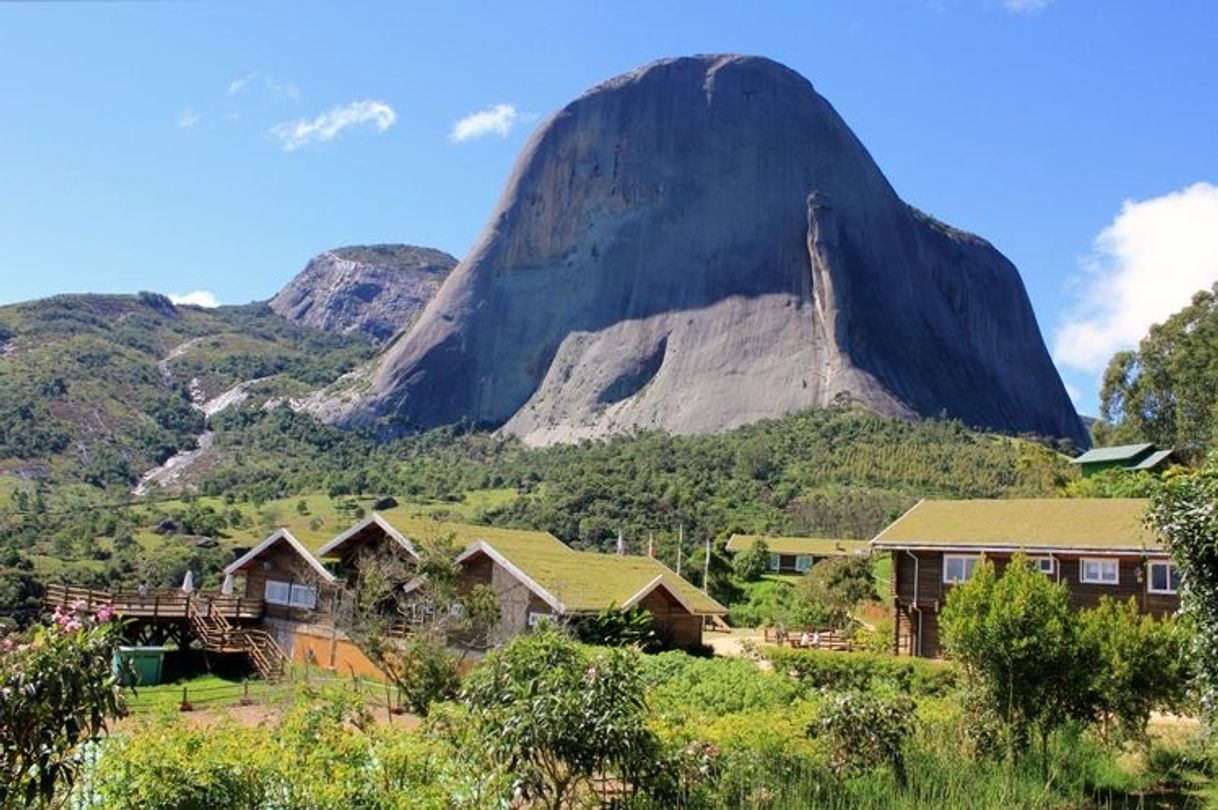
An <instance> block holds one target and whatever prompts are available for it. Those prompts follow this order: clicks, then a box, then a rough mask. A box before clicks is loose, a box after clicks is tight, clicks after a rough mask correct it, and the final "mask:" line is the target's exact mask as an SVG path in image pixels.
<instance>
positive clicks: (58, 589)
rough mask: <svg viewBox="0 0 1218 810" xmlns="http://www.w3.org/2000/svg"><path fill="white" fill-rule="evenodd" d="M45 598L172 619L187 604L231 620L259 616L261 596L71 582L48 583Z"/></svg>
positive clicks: (56, 603) (182, 614)
mask: <svg viewBox="0 0 1218 810" xmlns="http://www.w3.org/2000/svg"><path fill="white" fill-rule="evenodd" d="M45 601H46V603H47V604H48V605H50V606H51V607H68V606H69V605H71V604H73V603H78V604H79V605H80V606H81V609H83V610H87V611H96V610H99V609H100V608H102V607H106V606H109V607H111V608H113V609H114V612H115V613H117V614H118V615H119V616H122V617H123V618H127V619H153V620H158V619H163V620H166V621H174V620H179V619H188V618H190V614H189V606H190V605H191V604H192V603H193V605H194V609H195V610H196V611H198V613H200V614H201V615H203V616H216V617H218V618H224V619H230V620H233V619H235V620H242V619H260V618H262V607H263V603H262V600H261V599H246V598H242V597H239V596H228V595H225V594H221V593H209V592H207V591H195V592H194V593H189V594H188V593H184V592H183V591H182V590H181V589H178V588H158V589H156V590H150V591H148V593H147V594H146V595H144V596H141V595H140V594H139V592H138V591H133V590H132V591H121V590H120V591H104V590H97V589H93V588H77V587H74V586H71V585H48V586H47V590H46V596H45Z"/></svg>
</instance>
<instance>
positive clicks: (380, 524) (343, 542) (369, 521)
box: [317, 512, 419, 560]
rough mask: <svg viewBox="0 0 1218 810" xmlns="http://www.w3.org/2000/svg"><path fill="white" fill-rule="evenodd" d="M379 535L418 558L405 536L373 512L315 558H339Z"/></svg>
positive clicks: (416, 552) (324, 547)
mask: <svg viewBox="0 0 1218 810" xmlns="http://www.w3.org/2000/svg"><path fill="white" fill-rule="evenodd" d="M380 533H384V534H385V535H386V536H387V537H390V538H391V539H393V540H394V541H395V542H396V543H397V544H398V545H399V546H401V547H402V548H403V549H405V551H406V553H408V554H409V555H410V556H411V557H414V558H415V559H416V560H417V559H418V558H419V552H418V551H417V550H416V549H415V547H414V543H412V542H410V540H409V539H407V537H406V535H404V534H402V533H401V532H400V531H398V530H397V529H395V528H394V527H393V524H392V523H390V522H389V521H388V520H386V519H385V518H383V517H381V515H380V514H379V513H377V512H373V513H372V514H371V515H369V516H368V517H366V518H364V519H363V520H361V521H360V522H359V523H356V524H355V525H354V526H352V527H351V528H350V529H347V530H346V531H345V532H343V533H342V534H340V535H339V536H338V537H335V538H334V539H333V540H331V541H330V542H328V543H326V544H325V545H324V546H322V547H321V548H320V549H318V550H317V556H318V557H341V556H343V555H344V554H345V553H346V552H347V551H348V550H349V549H351V548H352V547H353V546H356V545H358V544H360V543H362V542H364V540H365V539H367V538H368V537H370V536H373V535H376V534H380Z"/></svg>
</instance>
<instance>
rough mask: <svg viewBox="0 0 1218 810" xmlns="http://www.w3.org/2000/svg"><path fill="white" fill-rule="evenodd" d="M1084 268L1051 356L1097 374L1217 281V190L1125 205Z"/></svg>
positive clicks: (1195, 188) (1197, 189)
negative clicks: (1076, 292)
mask: <svg viewBox="0 0 1218 810" xmlns="http://www.w3.org/2000/svg"><path fill="white" fill-rule="evenodd" d="M1082 265H1083V273H1082V275H1081V276H1080V277H1079V278H1076V279H1075V280H1074V281H1075V283H1076V286H1077V288H1078V289H1079V290H1080V293H1079V295H1078V297H1077V300H1076V302H1075V304H1074V306H1073V307H1072V308H1071V310H1070V311H1069V313H1068V315H1067V316H1066V318H1065V322H1064V323H1063V324H1062V325H1061V327H1060V328H1059V329H1058V330H1057V335H1056V339H1055V341H1054V351H1053V353H1054V356H1055V358H1056V359H1057V361H1058V363H1059V364H1061V365H1063V366H1069V367H1072V368H1076V369H1080V370H1083V371H1089V372H1093V373H1098V372H1100V371H1102V370H1103V369H1104V367H1105V366H1106V365H1107V363H1108V360H1109V359H1110V358H1111V357H1112V355H1113V354H1114V353H1115V352H1116V351H1117V350H1119V349H1123V348H1129V347H1132V346H1135V345H1136V344H1137V342H1138V341H1139V340H1141V339H1142V338H1143V337H1144V336H1145V335H1146V333H1147V331H1148V330H1149V329H1150V327H1151V325H1152V324H1155V323H1162V322H1163V321H1164V320H1166V319H1167V317H1168V316H1169V315H1171V314H1172V313H1174V312H1177V311H1179V310H1181V309H1183V308H1184V306H1185V305H1187V304H1188V302H1189V300H1191V298H1192V296H1193V294H1194V293H1196V292H1198V291H1199V290H1202V289H1205V288H1208V287H1210V286H1211V285H1212V284H1213V283H1214V282H1215V281H1218V186H1214V185H1211V184H1209V183H1195V184H1194V185H1191V186H1189V187H1187V188H1184V189H1181V190H1179V191H1174V192H1172V193H1170V194H1165V195H1163V196H1162V197H1154V198H1152V199H1149V200H1142V201H1140V202H1135V201H1133V200H1126V201H1125V203H1124V205H1122V206H1121V212H1120V213H1119V214H1118V215H1117V217H1116V219H1114V220H1113V221H1112V224H1111V225H1109V226H1108V227H1106V228H1105V229H1104V230H1103V231H1101V232H1100V234H1099V236H1097V237H1096V238H1095V242H1094V246H1093V250H1092V254H1091V255H1090V256H1089V257H1087V258H1086V259H1084V260H1083V262H1082Z"/></svg>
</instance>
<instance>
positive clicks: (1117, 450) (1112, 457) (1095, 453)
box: [1070, 443, 1154, 464]
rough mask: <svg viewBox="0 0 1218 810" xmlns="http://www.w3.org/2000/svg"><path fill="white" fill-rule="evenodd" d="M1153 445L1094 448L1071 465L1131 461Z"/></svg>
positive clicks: (1072, 460) (1073, 460)
mask: <svg viewBox="0 0 1218 810" xmlns="http://www.w3.org/2000/svg"><path fill="white" fill-rule="evenodd" d="M1153 449H1154V445H1153V444H1146V443H1143V444H1120V445H1116V446H1115V447H1095V448H1092V449H1091V450H1088V451H1087V452H1086V453H1083V454H1082V455H1081V456H1079V457H1078V458H1076V459H1071V461H1070V463H1071V464H1103V463H1105V462H1110V461H1132V460H1133V459H1135V458H1137V457H1138V456H1140V455H1142V454H1143V453H1145V452H1147V451H1148V450H1153Z"/></svg>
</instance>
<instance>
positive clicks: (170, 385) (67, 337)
mask: <svg viewBox="0 0 1218 810" xmlns="http://www.w3.org/2000/svg"><path fill="white" fill-rule="evenodd" d="M372 353H373V348H372V346H371V344H370V343H369V342H368V341H366V340H364V339H361V338H358V337H346V336H335V335H330V334H327V333H324V332H319V331H316V330H313V329H308V328H304V327H299V326H294V325H292V324H290V323H288V322H287V321H285V320H284V319H282V318H280V317H278V316H276V315H275V314H273V313H272V312H271V311H270V309H269V308H268V307H266V306H265V305H263V304H251V305H248V306H241V307H220V308H217V309H201V308H198V307H188V306H174V305H173V304H172V303H171V302H170V301H169V299H167V298H166V297H164V296H162V295H157V294H153V293H141V294H139V295H138V296H125V295H72V296H58V297H54V298H47V299H43V300H39V301H32V302H29V303H23V304H15V305H12V306H6V307H0V474H6V475H9V476H15V477H17V478H20V479H25V480H35V479H37V480H44V481H47V482H50V483H51V484H54V485H64V484H70V483H75V482H86V483H88V484H90V485H92V486H95V487H102V488H117V489H120V490H121V489H129V488H130V487H131V486H132V485H134V484H135V483H136V481H137V479H138V477H139V475H140V474H141V473H142V472H144V471H145V470H147V469H149V468H152V467H155V466H156V465H158V464H160V463H161V462H163V461H165V459H167V458H168V457H170V456H172V455H173V454H174V453H176V452H178V451H180V450H188V449H191V448H193V447H194V446H195V444H196V442H197V440H198V437H199V436H200V434H201V433H202V432H203V430H204V425H203V422H204V412H203V410H201V409H202V407H203V406H204V405H205V404H206V403H208V402H209V401H214V402H215V404H214V405H213V407H216V406H218V405H219V404H223V403H224V400H218V401H217V400H216V398H217V397H220V396H221V395H223V394H224V393H225V392H232V391H233V389H234V387H235V386H239V385H240V384H242V383H246V382H247V381H257V382H255V383H253V384H252V385H249V386H243V387H242V388H240V389H238V390H237V391H236V392H233V393H232V394H230V399H233V398H236V399H239V398H240V397H241V396H245V395H253V396H255V398H256V399H257V401H258V402H259V403H261V402H262V401H265V400H266V399H267V398H268V397H272V396H276V397H282V396H288V395H299V394H303V393H305V392H307V391H309V390H312V389H314V388H317V387H319V386H321V385H325V384H327V383H329V382H331V381H332V380H334V379H335V378H337V377H338V376H339V375H341V374H342V373H344V372H346V371H348V370H350V369H351V368H353V367H354V366H355V365H356V364H357V363H359V362H360V361H362V360H364V359H366V358H368V357H370V356H371V355H372Z"/></svg>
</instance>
